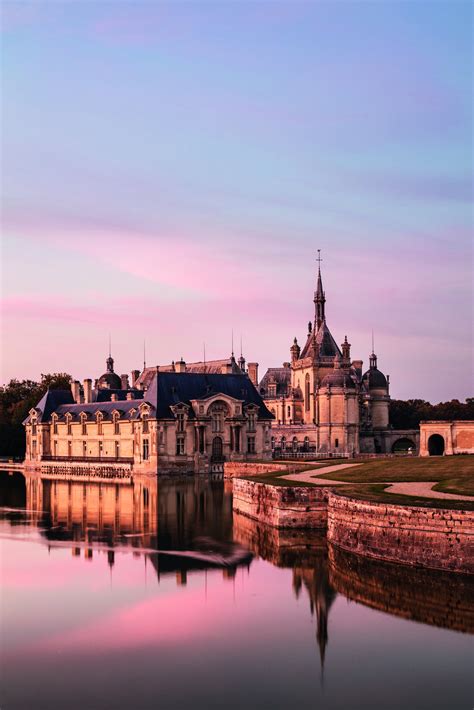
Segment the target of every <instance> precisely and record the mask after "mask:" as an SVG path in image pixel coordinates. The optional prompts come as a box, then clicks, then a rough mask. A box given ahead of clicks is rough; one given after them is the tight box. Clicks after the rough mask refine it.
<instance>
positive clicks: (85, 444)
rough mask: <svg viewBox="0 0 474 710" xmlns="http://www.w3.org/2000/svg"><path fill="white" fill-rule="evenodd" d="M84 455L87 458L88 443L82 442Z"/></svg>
mask: <svg viewBox="0 0 474 710" xmlns="http://www.w3.org/2000/svg"><path fill="white" fill-rule="evenodd" d="M82 455H83V457H84V458H86V457H87V441H83V442H82Z"/></svg>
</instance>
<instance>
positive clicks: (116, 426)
mask: <svg viewBox="0 0 474 710" xmlns="http://www.w3.org/2000/svg"><path fill="white" fill-rule="evenodd" d="M119 419H120V414H119V413H118V412H114V414H113V422H114V434H115V435H116V436H118V434H120V423H119Z"/></svg>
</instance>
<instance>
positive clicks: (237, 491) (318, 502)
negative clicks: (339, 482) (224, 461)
mask: <svg viewBox="0 0 474 710" xmlns="http://www.w3.org/2000/svg"><path fill="white" fill-rule="evenodd" d="M327 500H328V489H327V488H324V487H322V486H321V487H319V486H318V487H316V486H315V487H310V486H308V487H306V486H295V487H293V486H271V485H269V484H267V483H258V482H257V481H248V480H245V479H242V478H236V479H235V480H234V499H233V509H234V511H235V512H237V513H241V514H242V515H247V516H248V517H249V518H254V519H256V520H260V521H261V522H264V523H266V524H267V525H272V526H273V527H276V528H325V527H326V520H327Z"/></svg>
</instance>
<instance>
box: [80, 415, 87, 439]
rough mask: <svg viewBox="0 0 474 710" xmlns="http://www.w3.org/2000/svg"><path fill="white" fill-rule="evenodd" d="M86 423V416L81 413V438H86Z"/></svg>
mask: <svg viewBox="0 0 474 710" xmlns="http://www.w3.org/2000/svg"><path fill="white" fill-rule="evenodd" d="M86 421H87V414H86V413H85V412H82V413H81V434H82V436H86V435H87V424H86Z"/></svg>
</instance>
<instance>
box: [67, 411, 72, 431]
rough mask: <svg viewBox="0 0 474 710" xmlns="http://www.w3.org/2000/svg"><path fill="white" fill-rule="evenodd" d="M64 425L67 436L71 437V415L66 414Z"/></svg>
mask: <svg viewBox="0 0 474 710" xmlns="http://www.w3.org/2000/svg"><path fill="white" fill-rule="evenodd" d="M66 423H67V435H68V436H71V435H72V425H71V415H70V414H66Z"/></svg>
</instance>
